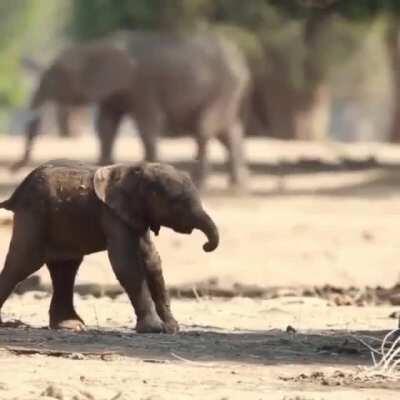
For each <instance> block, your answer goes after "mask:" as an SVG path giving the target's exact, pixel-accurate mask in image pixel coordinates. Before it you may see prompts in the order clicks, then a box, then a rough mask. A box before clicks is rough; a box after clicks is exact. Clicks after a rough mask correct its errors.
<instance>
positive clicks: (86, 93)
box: [17, 32, 249, 186]
mask: <svg viewBox="0 0 400 400" xmlns="http://www.w3.org/2000/svg"><path fill="white" fill-rule="evenodd" d="M124 46H125V47H126V50H127V51H124V50H122V49H119V48H117V47H113V46H112V45H105V44H104V43H100V44H91V45H84V46H77V47H74V48H71V49H70V50H67V51H65V52H64V53H62V54H61V55H60V57H58V59H57V60H56V61H55V62H54V63H53V65H52V66H51V67H50V68H49V69H48V70H47V71H46V72H45V73H44V75H43V77H42V79H41V82H40V84H39V87H38V89H37V91H36V92H35V94H34V96H33V99H32V104H31V108H32V110H36V109H38V108H39V107H40V106H41V105H42V104H43V102H44V101H48V100H53V101H55V102H56V103H59V104H71V105H79V104H84V103H96V104H97V107H98V112H97V118H96V131H97V134H98V136H99V140H100V157H99V163H100V164H103V165H104V164H111V163H112V162H113V159H112V150H113V145H114V142H115V138H116V136H117V132H118V128H119V125H120V122H121V120H122V118H123V117H124V116H129V117H131V118H133V119H134V120H135V122H136V124H137V127H138V131H139V134H140V137H141V139H142V141H143V145H144V152H145V158H146V160H147V161H155V160H157V159H158V154H157V138H158V136H159V135H160V134H161V133H163V132H166V131H173V132H179V133H180V132H182V133H185V134H186V133H191V134H193V135H194V137H195V139H196V141H197V145H198V150H197V163H196V168H195V171H194V180H195V182H196V183H197V185H198V186H201V185H202V184H203V183H204V178H205V176H206V174H207V170H208V161H207V144H208V142H209V140H210V139H211V138H213V137H217V138H218V139H219V140H220V142H221V143H222V144H223V145H224V147H225V148H226V150H227V153H228V159H227V165H228V170H229V176H230V183H231V184H232V185H239V186H240V185H242V184H243V183H244V180H245V176H246V168H245V161H244V155H243V144H242V139H243V127H242V121H241V118H240V114H241V106H242V101H243V98H244V96H245V93H246V90H247V87H248V82H249V72H248V67H247V64H246V62H245V60H244V57H243V56H242V54H241V52H240V51H239V49H238V48H237V47H236V46H235V45H234V44H233V43H231V42H230V41H228V40H226V39H223V38H222V37H220V36H217V35H213V34H202V35H193V36H191V37H183V36H179V35H173V34H157V33H141V32H132V33H130V34H129V35H128V36H127V39H126V41H125V43H124ZM39 120H40V117H39V116H37V117H36V118H34V119H33V120H32V121H31V123H30V124H29V126H28V129H27V139H26V150H25V154H24V157H23V159H22V160H21V161H20V162H19V163H18V164H17V166H20V165H23V164H25V163H26V162H27V161H28V159H29V157H30V152H31V147H32V141H33V138H34V137H35V136H36V134H37V131H38V123H39Z"/></svg>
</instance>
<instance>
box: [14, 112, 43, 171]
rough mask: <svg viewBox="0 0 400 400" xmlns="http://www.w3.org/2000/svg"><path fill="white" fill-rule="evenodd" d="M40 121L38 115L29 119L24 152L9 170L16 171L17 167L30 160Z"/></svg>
mask: <svg viewBox="0 0 400 400" xmlns="http://www.w3.org/2000/svg"><path fill="white" fill-rule="evenodd" d="M40 123H41V118H40V117H35V118H34V119H32V120H31V121H29V123H28V127H27V131H26V136H25V149H24V154H23V155H22V157H21V159H20V160H18V161H17V162H16V163H14V164H13V165H12V166H11V170H13V171H16V170H18V169H19V168H21V167H23V166H25V165H26V164H27V163H28V162H29V161H30V159H31V155H32V148H33V144H34V142H35V139H36V137H37V135H38V134H39V130H40Z"/></svg>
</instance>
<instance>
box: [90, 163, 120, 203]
mask: <svg viewBox="0 0 400 400" xmlns="http://www.w3.org/2000/svg"><path fill="white" fill-rule="evenodd" d="M114 168H115V167H113V166H110V167H102V168H99V169H98V170H97V171H96V173H95V175H94V179H93V183H94V191H95V193H96V196H97V197H98V198H99V199H100V200H101V201H102V202H103V203H107V201H106V193H107V189H108V188H109V185H110V182H111V173H112V171H113V169H114Z"/></svg>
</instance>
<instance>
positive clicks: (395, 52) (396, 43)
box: [386, 18, 400, 143]
mask: <svg viewBox="0 0 400 400" xmlns="http://www.w3.org/2000/svg"><path fill="white" fill-rule="evenodd" d="M399 33H400V32H399V19H398V18H392V19H391V20H390V22H389V25H388V28H387V32H386V46H387V51H388V55H389V61H390V66H391V68H392V79H393V109H392V120H391V123H390V125H389V140H390V142H391V143H400V38H399Z"/></svg>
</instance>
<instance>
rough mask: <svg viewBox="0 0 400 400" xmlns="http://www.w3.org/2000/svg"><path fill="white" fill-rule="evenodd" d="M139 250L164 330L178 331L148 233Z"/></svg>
mask: <svg viewBox="0 0 400 400" xmlns="http://www.w3.org/2000/svg"><path fill="white" fill-rule="evenodd" d="M140 251H141V254H142V258H143V263H144V266H145V271H146V275H147V283H148V286H149V289H150V292H151V296H152V298H153V301H154V303H155V306H156V310H157V313H158V315H159V316H160V318H161V320H162V321H163V322H164V328H165V331H166V332H167V333H176V332H178V331H179V324H178V322H177V321H176V319H175V318H174V316H173V315H172V311H171V304H170V299H169V295H168V291H167V289H166V287H165V281H164V276H163V273H162V269H161V258H160V256H159V254H158V252H157V250H156V248H155V246H154V244H153V243H152V241H151V239H150V235H149V234H148V233H147V234H146V236H145V237H144V238H142V239H141V241H140Z"/></svg>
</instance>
